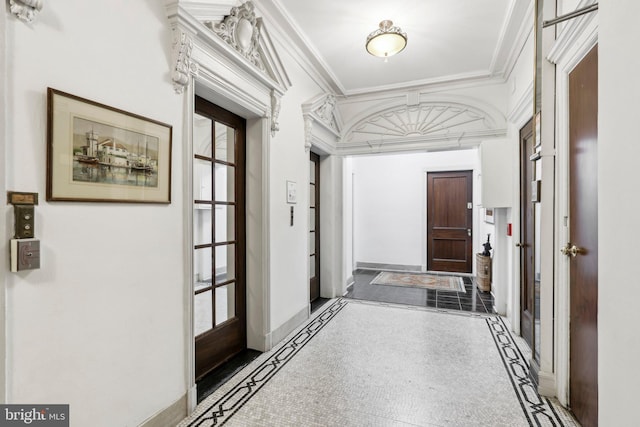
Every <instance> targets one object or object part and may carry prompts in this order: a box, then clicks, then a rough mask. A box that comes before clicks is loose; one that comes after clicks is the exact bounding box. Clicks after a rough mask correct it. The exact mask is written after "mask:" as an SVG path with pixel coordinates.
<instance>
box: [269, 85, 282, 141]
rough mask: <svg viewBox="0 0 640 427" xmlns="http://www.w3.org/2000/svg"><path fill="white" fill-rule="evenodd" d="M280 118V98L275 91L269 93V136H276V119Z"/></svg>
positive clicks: (277, 124)
mask: <svg viewBox="0 0 640 427" xmlns="http://www.w3.org/2000/svg"><path fill="white" fill-rule="evenodd" d="M279 116H280V97H279V96H278V94H277V93H276V91H275V90H272V91H271V136H276V132H278V131H279V130H280V124H279V123H278V117H279Z"/></svg>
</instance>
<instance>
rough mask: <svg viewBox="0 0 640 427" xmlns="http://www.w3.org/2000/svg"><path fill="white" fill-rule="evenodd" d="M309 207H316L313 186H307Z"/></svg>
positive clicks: (314, 188)
mask: <svg viewBox="0 0 640 427" xmlns="http://www.w3.org/2000/svg"><path fill="white" fill-rule="evenodd" d="M309 206H311V207H312V208H313V207H315V206H316V186H315V185H314V184H310V186H309Z"/></svg>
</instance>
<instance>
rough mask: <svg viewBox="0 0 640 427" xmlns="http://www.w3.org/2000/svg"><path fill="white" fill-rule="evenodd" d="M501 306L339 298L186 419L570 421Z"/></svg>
mask: <svg viewBox="0 0 640 427" xmlns="http://www.w3.org/2000/svg"><path fill="white" fill-rule="evenodd" d="M561 411H562V410H561V408H558V407H556V406H554V405H553V404H552V402H550V401H549V400H548V399H545V398H541V397H540V396H538V395H537V393H536V392H535V389H534V388H533V386H532V385H531V383H530V382H529V381H528V367H527V364H526V361H525V360H524V358H523V357H522V353H521V352H520V351H519V350H518V348H517V346H516V345H515V343H514V341H513V338H512V337H511V334H510V333H509V332H508V330H507V328H506V326H505V324H504V322H503V321H502V320H501V319H500V317H499V316H495V315H481V314H477V313H476V314H470V313H462V312H454V311H450V312H436V311H433V310H431V309H429V308H419V307H408V306H398V305H393V304H382V303H375V302H364V301H356V300H353V299H346V298H341V299H338V300H334V301H330V302H329V303H327V304H325V306H324V307H323V308H322V309H321V310H318V312H317V313H316V314H315V315H314V316H313V317H312V318H311V319H310V320H309V321H308V322H306V323H305V324H304V325H302V326H301V327H300V328H299V329H298V330H296V331H295V332H294V333H292V334H291V335H290V336H289V337H288V338H287V339H286V340H284V341H283V342H282V343H281V344H279V345H278V346H276V347H275V348H274V349H273V350H271V351H269V352H266V353H263V354H262V355H260V356H259V357H258V358H257V359H256V360H254V361H253V362H252V363H251V364H250V365H248V366H247V367H246V368H245V369H243V370H242V371H241V372H239V373H238V374H237V375H236V376H234V377H233V378H232V379H231V380H230V381H229V382H227V383H226V384H224V385H223V386H222V387H220V388H219V389H218V390H217V391H216V392H214V393H213V394H212V395H211V396H209V397H208V398H207V399H206V400H205V401H203V402H202V403H201V404H200V405H198V407H197V408H196V411H195V412H194V413H193V414H192V416H191V417H190V418H188V419H186V420H184V421H183V422H182V423H180V424H179V426H180V427H186V426H189V427H191V426H219V425H226V426H425V427H433V426H494V427H495V426H509V427H515V426H533V425H539V426H572V425H574V424H573V423H572V422H570V421H571V420H570V417H568V418H567V414H564V413H561Z"/></svg>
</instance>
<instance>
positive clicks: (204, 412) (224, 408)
mask: <svg viewBox="0 0 640 427" xmlns="http://www.w3.org/2000/svg"><path fill="white" fill-rule="evenodd" d="M347 304H348V301H347V300H344V299H338V300H337V301H336V302H334V303H333V304H331V305H330V306H329V307H328V308H326V309H325V310H323V311H322V312H321V313H320V314H318V315H317V316H316V317H315V318H313V320H311V322H309V323H308V324H307V325H305V326H304V327H303V328H302V329H301V330H299V331H298V332H297V333H296V334H295V335H294V336H293V337H292V338H291V339H289V340H288V341H287V342H285V343H284V345H282V346H281V347H280V348H278V349H277V350H276V351H275V352H274V353H273V354H272V355H271V356H270V357H269V358H267V359H266V360H264V361H263V362H262V363H261V364H260V365H259V366H258V367H256V368H255V369H254V370H253V371H251V372H250V373H249V374H247V376H246V377H245V378H244V379H242V380H241V381H240V382H239V383H238V384H237V385H236V386H235V387H233V388H232V389H231V390H229V391H228V392H227V393H225V394H224V395H223V396H221V397H220V398H219V399H218V400H216V401H215V402H213V403H211V404H208V405H207V406H206V407H203V409H201V410H199V411H197V412H201V413H200V414H198V415H197V417H196V418H195V419H194V420H193V421H192V422H191V423H190V424H188V426H189V427H200V426H221V425H224V423H226V422H227V421H228V420H229V418H231V417H232V416H233V414H235V413H236V412H237V411H238V410H239V409H240V408H242V407H243V406H244V404H245V403H247V402H248V401H249V399H251V398H252V397H253V396H254V395H255V394H256V392H258V390H260V389H261V388H262V387H263V386H264V385H265V384H266V383H267V382H268V381H269V380H270V379H271V378H272V377H273V376H274V375H275V374H276V373H277V372H278V371H279V370H280V369H282V367H283V366H284V365H286V364H287V362H289V361H290V360H291V359H293V357H294V356H295V355H296V354H297V353H298V352H299V351H300V350H301V349H302V348H303V347H304V346H305V345H306V344H307V343H308V342H309V341H310V340H311V339H312V338H313V337H314V336H315V335H316V334H317V333H318V332H320V330H322V328H324V327H325V326H326V325H327V323H328V322H329V321H330V320H331V319H333V318H334V317H335V316H336V314H338V313H339V312H340V310H342V309H343V308H344V307H345V306H346V305H347ZM203 406H204V405H203ZM194 415H195V414H194Z"/></svg>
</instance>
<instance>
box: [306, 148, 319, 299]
mask: <svg viewBox="0 0 640 427" xmlns="http://www.w3.org/2000/svg"><path fill="white" fill-rule="evenodd" d="M319 297H320V156H318V155H317V154H316V153H311V155H310V156H309V301H315V300H316V299H318V298H319Z"/></svg>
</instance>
